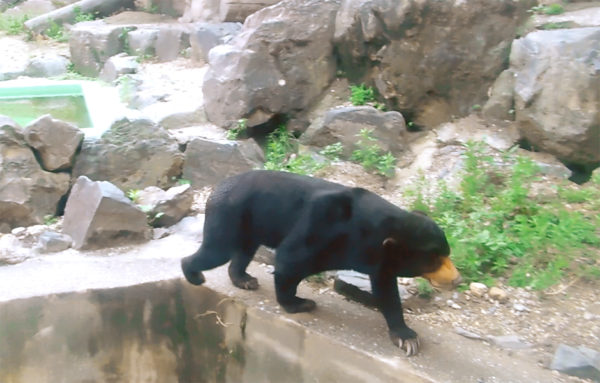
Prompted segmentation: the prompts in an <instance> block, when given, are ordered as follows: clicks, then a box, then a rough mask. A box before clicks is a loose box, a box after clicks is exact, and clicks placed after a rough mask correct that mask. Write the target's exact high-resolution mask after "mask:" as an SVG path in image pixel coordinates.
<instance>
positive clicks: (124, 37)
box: [119, 27, 135, 55]
mask: <svg viewBox="0 0 600 383" xmlns="http://www.w3.org/2000/svg"><path fill="white" fill-rule="evenodd" d="M133 30H135V27H125V28H123V29H122V30H121V32H120V33H119V41H120V42H121V45H122V46H123V52H125V53H127V54H128V55H132V52H131V46H130V45H129V32H131V31H133Z"/></svg>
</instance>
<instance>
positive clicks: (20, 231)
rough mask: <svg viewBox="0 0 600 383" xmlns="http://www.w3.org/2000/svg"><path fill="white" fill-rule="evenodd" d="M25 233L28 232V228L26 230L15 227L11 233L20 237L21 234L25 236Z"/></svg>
mask: <svg viewBox="0 0 600 383" xmlns="http://www.w3.org/2000/svg"><path fill="white" fill-rule="evenodd" d="M25 232H27V229H26V228H24V227H15V228H14V229H12V231H11V232H10V233H11V234H12V235H16V236H19V235H21V234H25Z"/></svg>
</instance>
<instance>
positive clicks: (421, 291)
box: [415, 278, 434, 299]
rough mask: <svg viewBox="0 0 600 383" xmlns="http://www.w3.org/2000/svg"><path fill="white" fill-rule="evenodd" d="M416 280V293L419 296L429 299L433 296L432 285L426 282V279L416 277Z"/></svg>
mask: <svg viewBox="0 0 600 383" xmlns="http://www.w3.org/2000/svg"><path fill="white" fill-rule="evenodd" d="M415 281H416V282H417V294H418V295H419V297H421V298H425V299H429V298H431V297H432V296H433V292H434V290H433V287H431V285H430V284H429V282H427V280H426V279H423V278H416V280H415Z"/></svg>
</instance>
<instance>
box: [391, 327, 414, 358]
mask: <svg viewBox="0 0 600 383" xmlns="http://www.w3.org/2000/svg"><path fill="white" fill-rule="evenodd" d="M390 338H391V339H392V343H394V344H395V345H396V346H397V347H400V348H401V349H403V350H405V351H406V356H413V355H417V353H418V352H419V347H420V346H421V344H420V342H419V338H418V337H417V333H416V332H414V331H413V330H411V329H410V328H408V327H405V328H402V329H398V330H393V331H392V330H390Z"/></svg>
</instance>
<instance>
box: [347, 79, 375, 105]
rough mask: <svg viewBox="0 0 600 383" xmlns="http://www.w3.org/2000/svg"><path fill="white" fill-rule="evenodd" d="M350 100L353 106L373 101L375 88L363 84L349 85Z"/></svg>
mask: <svg viewBox="0 0 600 383" xmlns="http://www.w3.org/2000/svg"><path fill="white" fill-rule="evenodd" d="M350 102H351V103H352V105H354V106H360V105H366V104H367V103H370V102H375V90H374V89H373V88H371V87H370V86H369V87H367V86H366V85H365V84H360V85H350Z"/></svg>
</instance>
